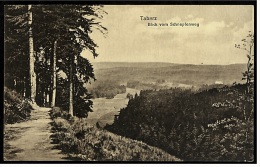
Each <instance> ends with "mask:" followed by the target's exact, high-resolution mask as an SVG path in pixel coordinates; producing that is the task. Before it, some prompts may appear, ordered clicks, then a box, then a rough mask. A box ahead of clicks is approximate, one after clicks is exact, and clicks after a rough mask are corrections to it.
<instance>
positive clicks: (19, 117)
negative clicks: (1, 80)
mask: <svg viewBox="0 0 260 167" xmlns="http://www.w3.org/2000/svg"><path fill="white" fill-rule="evenodd" d="M31 109H32V107H31V106H30V104H29V102H28V99H25V98H23V97H22V96H21V95H20V94H18V93H17V92H16V91H14V90H11V89H9V88H7V87H4V123H8V124H13V123H16V122H21V121H24V120H26V119H28V118H29V117H30V113H31Z"/></svg>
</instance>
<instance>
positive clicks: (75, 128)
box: [52, 117, 180, 161]
mask: <svg viewBox="0 0 260 167" xmlns="http://www.w3.org/2000/svg"><path fill="white" fill-rule="evenodd" d="M53 121H54V122H53V124H52V125H53V130H54V132H55V134H54V135H53V140H54V141H55V142H57V143H58V144H59V146H60V148H61V150H62V151H63V152H64V153H66V154H68V156H69V157H70V158H71V159H73V160H80V161H96V160H98V161H180V159H178V158H176V157H175V156H172V155H170V154H168V153H166V152H165V151H162V150H161V149H158V148H156V147H152V146H149V145H147V144H145V143H142V142H139V141H136V140H132V139H129V138H125V137H121V136H118V135H115V134H113V133H111V132H108V131H106V130H102V129H98V128H95V127H90V126H88V125H87V124H86V120H85V119H76V118H73V119H72V120H70V121H67V120H65V119H62V118H60V117H58V118H54V120H53Z"/></svg>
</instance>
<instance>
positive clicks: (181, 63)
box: [91, 61, 247, 65]
mask: <svg viewBox="0 0 260 167" xmlns="http://www.w3.org/2000/svg"><path fill="white" fill-rule="evenodd" d="M91 63H165V64H177V65H239V64H240V65H242V64H247V63H231V64H204V63H202V64H192V63H173V62H156V61H141V62H140V61H96V62H95V61H92V62H91Z"/></svg>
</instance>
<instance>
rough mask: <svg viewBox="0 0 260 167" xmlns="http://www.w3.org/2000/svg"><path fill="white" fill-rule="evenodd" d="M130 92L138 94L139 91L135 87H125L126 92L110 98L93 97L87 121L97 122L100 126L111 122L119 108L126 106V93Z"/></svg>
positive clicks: (90, 122)
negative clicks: (91, 108)
mask: <svg viewBox="0 0 260 167" xmlns="http://www.w3.org/2000/svg"><path fill="white" fill-rule="evenodd" d="M128 93H130V94H132V95H135V94H136V93H137V94H139V93H140V91H139V90H136V89H131V88H126V93H122V94H117V95H116V96H115V97H114V98H112V99H106V98H96V99H93V103H94V105H93V111H94V112H91V113H89V115H88V118H87V120H88V123H89V124H96V122H99V124H100V125H101V126H104V125H106V124H112V123H113V121H114V115H118V114H119V113H118V111H119V110H120V109H121V108H124V107H126V105H127V103H128V100H129V99H128V98H127V97H126V95H127V94H128Z"/></svg>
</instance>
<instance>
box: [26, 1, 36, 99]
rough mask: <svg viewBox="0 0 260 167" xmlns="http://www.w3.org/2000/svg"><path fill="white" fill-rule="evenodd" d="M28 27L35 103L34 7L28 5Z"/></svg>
mask: <svg viewBox="0 0 260 167" xmlns="http://www.w3.org/2000/svg"><path fill="white" fill-rule="evenodd" d="M28 15H29V18H28V26H29V31H28V34H29V59H30V83H31V100H32V103H35V97H36V74H35V72H34V62H35V59H34V49H33V33H32V5H28Z"/></svg>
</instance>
